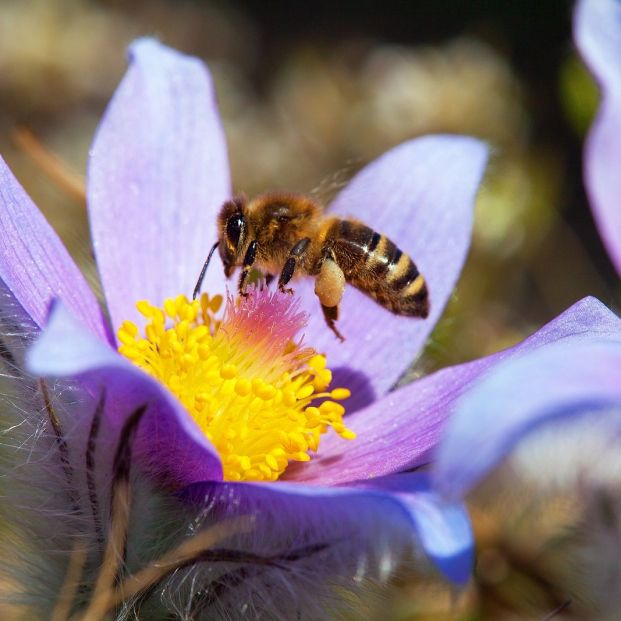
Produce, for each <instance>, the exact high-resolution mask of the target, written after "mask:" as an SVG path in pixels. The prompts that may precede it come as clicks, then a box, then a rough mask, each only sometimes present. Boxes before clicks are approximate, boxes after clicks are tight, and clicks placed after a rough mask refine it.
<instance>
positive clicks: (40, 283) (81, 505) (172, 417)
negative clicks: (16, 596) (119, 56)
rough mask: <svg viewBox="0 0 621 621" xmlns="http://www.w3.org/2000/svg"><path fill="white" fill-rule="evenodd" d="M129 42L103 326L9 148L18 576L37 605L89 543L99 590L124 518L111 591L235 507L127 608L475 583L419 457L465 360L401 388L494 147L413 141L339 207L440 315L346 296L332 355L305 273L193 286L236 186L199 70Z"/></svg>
mask: <svg viewBox="0 0 621 621" xmlns="http://www.w3.org/2000/svg"><path fill="white" fill-rule="evenodd" d="M130 56H131V64H130V68H129V70H128V72H127V74H126V76H125V78H124V79H123V81H122V83H121V84H120V86H119V88H118V90H117V92H116V93H115V95H114V98H113V99H112V101H111V103H110V106H109V108H108V110H107V111H106V114H105V116H104V118H103V120H102V122H101V125H100V127H99V129H98V131H97V135H96V137H95V141H94V144H93V147H92V150H91V153H90V161H89V168H88V179H87V199H88V209H89V216H90V222H91V229H92V237H93V244H94V249H95V254H96V259H97V263H98V267H99V274H100V278H101V283H102V287H103V292H104V295H105V300H106V308H107V313H106V315H104V313H102V310H101V308H100V306H99V304H98V301H97V299H96V297H95V295H94V294H93V292H92V291H91V289H90V288H89V286H88V285H87V283H86V282H85V280H84V278H83V276H82V275H81V273H80V272H79V270H78V268H77V267H76V266H75V264H74V263H73V262H72V260H71V259H70V257H69V255H68V253H67V252H66V250H65V249H64V247H63V246H62V244H61V242H60V240H59V239H58V237H57V236H56V234H55V233H54V232H53V231H52V229H51V228H50V227H49V225H48V224H47V223H46V222H45V220H44V218H43V217H42V215H41V214H40V213H39V212H38V210H37V209H36V207H35V206H34V204H33V203H32V201H31V200H30V198H29V197H28V196H27V195H26V193H25V192H24V190H23V189H22V188H21V186H20V185H19V183H18V182H17V180H16V179H15V178H14V177H13V175H12V174H11V172H10V171H9V170H8V168H7V167H6V165H5V164H4V162H1V163H0V226H1V228H2V238H1V240H0V285H1V287H2V296H1V299H0V301H1V303H2V309H0V310H1V312H0V317H1V319H2V322H3V336H2V347H1V348H0V349H1V353H2V356H3V359H4V363H5V365H6V366H7V368H10V369H11V372H10V373H9V372H7V374H6V379H7V382H10V384H11V386H10V389H11V391H12V393H11V394H12V395H13V396H11V397H6V398H5V403H4V409H5V413H6V416H5V418H6V419H7V425H6V427H7V431H6V433H5V435H6V437H8V438H11V442H10V446H11V447H12V451H13V452H10V454H9V457H8V458H7V457H6V456H5V461H8V464H7V463H5V464H3V472H4V473H5V474H6V478H7V479H8V480H10V481H11V483H10V486H9V492H8V501H7V502H6V503H5V508H6V511H5V514H6V520H7V523H8V524H11V525H12V526H13V528H14V529H15V532H16V537H19V538H20V540H21V541H22V543H23V544H24V545H23V546H21V547H19V548H18V549H19V551H20V554H21V556H22V559H21V561H20V562H16V563H15V566H14V567H11V569H14V570H16V571H13V577H12V580H15V579H16V574H17V579H18V580H19V581H20V583H21V584H22V587H21V588H22V589H23V592H24V595H25V596H30V597H31V598H32V597H33V596H35V595H36V596H38V599H37V600H36V603H37V604H38V605H39V606H40V607H41V608H42V609H43V610H45V612H46V614H47V613H49V610H50V603H49V602H50V600H51V601H52V602H54V601H57V602H58V601H59V600H58V593H59V592H60V591H63V593H64V592H65V591H66V589H65V587H67V582H66V581H67V580H69V578H67V576H69V575H72V574H71V572H72V571H74V570H73V569H72V568H74V567H75V566H76V565H77V566H80V563H78V562H77V560H76V559H78V560H79V559H80V558H82V561H81V566H82V572H81V573H80V572H78V577H80V576H81V580H82V581H83V582H84V583H85V585H86V586H84V587H83V588H82V589H77V590H74V596H75V598H76V599H75V601H74V599H73V598H69V599H67V597H65V600H64V604H63V606H64V607H65V609H66V608H67V607H69V608H70V607H71V606H73V607H74V608H75V607H80V606H85V605H86V599H88V596H89V595H88V594H89V587H88V586H87V585H88V584H89V583H90V584H92V581H94V579H95V576H96V575H97V573H98V569H97V568H98V567H99V566H100V565H101V564H102V563H103V565H102V566H103V567H106V562H108V561H110V559H109V558H108V557H107V556H104V560H103V561H102V560H101V559H102V554H104V552H103V551H104V548H105V547H106V539H107V538H108V530H109V529H111V530H110V532H111V533H114V532H117V531H115V528H117V525H118V524H122V523H123V520H126V521H127V525H128V526H127V528H128V530H127V537H126V540H124V541H122V542H121V545H120V548H119V546H118V545H117V546H116V549H113V548H114V545H113V546H112V548H110V546H108V548H107V549H106V554H107V553H108V551H110V553H111V554H116V555H118V554H119V549H125V554H124V555H123V554H121V557H122V559H123V560H124V562H125V563H126V565H125V566H124V568H120V567H116V566H115V567H116V569H115V571H113V572H112V578H111V579H110V580H109V582H110V584H113V582H114V580H113V579H114V576H115V573H118V572H121V573H120V574H119V575H129V574H131V572H132V571H133V572H135V571H138V570H140V568H141V567H142V566H143V565H145V564H148V563H149V562H150V561H154V559H157V558H158V555H160V556H161V554H162V553H165V552H166V550H168V549H169V548H170V546H171V545H172V544H173V543H174V542H175V541H177V542H178V541H179V540H182V539H183V538H184V537H188V536H190V535H192V534H194V533H196V532H198V531H200V530H201V529H205V528H208V527H211V526H213V525H217V524H227V523H229V522H228V521H229V520H230V519H231V518H235V517H239V516H242V517H243V516H246V517H248V518H250V519H251V523H250V526H248V524H246V526H245V527H244V528H240V529H238V530H235V529H234V528H232V529H231V532H229V533H228V537H227V538H226V540H225V542H224V543H222V546H224V547H223V548H218V550H210V551H209V554H207V553H206V552H205V551H203V553H202V555H198V556H196V558H194V561H193V562H189V561H184V563H181V564H180V563H179V562H177V564H176V565H174V566H173V569H171V570H170V571H169V574H168V575H166V576H165V577H164V578H161V579H160V580H159V582H158V583H157V584H155V585H154V584H151V585H149V588H148V589H146V591H141V592H139V593H138V594H137V595H136V593H137V592H136V591H134V592H133V595H132V598H133V599H132V598H129V599H128V600H127V601H126V602H125V607H123V605H121V606H120V608H119V607H117V610H119V611H120V613H121V614H123V611H125V613H127V611H128V610H130V609H131V607H132V606H133V607H135V606H138V605H141V606H142V605H145V606H147V605H150V606H154V607H155V608H156V609H157V610H159V608H157V606H162V605H164V606H165V607H168V609H169V610H172V611H176V612H177V613H178V614H179V615H180V616H182V617H183V618H190V617H191V618H203V616H204V617H205V618H210V619H211V618H219V615H221V616H222V617H223V618H236V617H239V616H241V615H250V616H251V617H253V618H254V617H260V616H261V615H263V616H264V617H265V618H286V619H291V618H299V619H302V618H325V616H326V615H328V616H332V615H336V614H337V608H338V606H339V602H345V604H341V606H342V605H346V600H345V599H343V598H337V597H336V594H337V593H338V592H339V591H338V589H339V588H340V589H341V591H342V589H352V588H354V587H355V586H356V585H359V584H363V583H364V582H365V580H375V579H384V578H386V577H387V576H388V575H390V574H391V573H392V571H393V570H394V569H395V568H397V567H398V566H400V564H401V563H403V562H405V561H408V560H412V559H413V558H414V559H419V560H422V558H423V556H424V555H426V556H427V557H428V558H430V559H431V560H432V561H433V562H434V563H435V565H436V566H437V567H438V568H439V569H440V571H441V572H443V573H444V575H445V576H446V577H448V578H449V579H450V580H452V581H454V582H456V583H458V584H463V583H464V582H465V581H466V580H467V578H468V575H469V571H470V567H471V563H472V549H471V548H472V546H471V543H472V542H471V533H470V528H469V523H468V519H467V516H466V514H465V512H464V510H463V508H462V507H461V506H460V505H459V504H451V503H445V502H444V501H442V500H440V499H438V498H437V497H436V496H435V495H434V493H433V492H431V491H430V489H429V484H428V481H427V477H426V475H424V474H421V473H418V472H411V470H413V469H415V468H416V467H417V466H420V465H422V464H424V463H426V461H427V452H428V450H429V449H430V448H431V447H433V446H434V444H435V442H436V438H437V435H438V432H439V429H440V427H441V424H442V422H443V420H444V418H445V416H446V412H447V411H448V402H450V401H451V400H452V398H453V396H454V391H455V390H456V389H455V388H454V386H453V384H452V381H451V371H449V372H448V374H447V375H444V376H443V375H439V376H437V377H436V378H430V379H429V381H427V382H425V383H419V384H418V385H417V387H416V388H415V387H406V388H403V389H400V390H397V391H394V392H390V389H391V387H392V386H393V385H394V384H395V383H396V382H397V380H398V379H399V377H400V375H401V374H402V373H403V372H404V371H405V370H406V368H407V367H408V365H409V364H410V363H411V361H412V360H413V359H414V358H415V357H416V355H417V354H418V353H419V351H420V349H421V347H422V345H423V344H424V342H425V340H426V338H427V336H428V334H429V332H430V331H431V329H432V327H433V325H434V324H435V322H436V320H437V319H438V317H439V315H440V313H441V312H442V309H443V307H444V305H445V303H446V301H447V299H448V297H449V296H450V294H451V291H452V289H453V287H454V285H455V282H456V279H457V277H458V274H459V271H460V270H461V267H462V264H463V262H464V259H465V255H466V252H467V249H468V245H469V239H470V233H471V225H472V209H473V204H474V198H475V195H476V191H477V188H478V185H479V182H480V180H481V177H482V174H483V171H484V168H485V165H486V160H487V149H486V147H485V145H483V144H482V143H480V142H479V141H477V140H475V139H472V138H468V137H463V136H429V137H425V138H420V139H417V140H412V141H410V142H406V143H404V144H402V145H400V146H398V147H396V148H394V149H393V150H391V151H389V152H388V153H386V154H384V155H383V156H382V157H380V158H379V159H378V160H376V161H375V162H373V163H371V164H370V165H369V166H367V167H366V168H364V169H363V170H362V171H361V172H360V173H359V174H358V175H357V176H356V177H355V178H354V179H353V180H352V181H351V183H350V184H349V185H348V186H347V187H345V188H344V190H343V191H342V192H341V193H340V194H339V195H338V196H337V198H336V199H335V201H334V202H333V204H332V205H331V210H332V211H333V213H336V214H339V213H340V214H347V215H352V216H355V217H358V218H360V219H362V220H364V221H367V222H368V223H369V224H370V225H372V226H373V227H374V228H376V229H377V230H379V231H382V232H384V233H386V234H388V235H389V236H391V237H392V238H393V239H394V240H395V241H396V242H397V243H399V245H400V246H402V247H404V248H407V249H408V251H410V252H411V254H412V255H413V256H414V257H415V258H416V261H417V263H418V265H419V266H420V268H421V271H422V272H423V273H424V274H425V275H426V278H427V281H428V282H429V286H430V287H431V289H432V291H433V293H432V310H431V313H430V317H429V318H428V319H427V320H425V321H417V320H408V319H403V318H398V317H395V316H393V315H391V314H390V313H388V312H387V311H386V310H384V309H383V308H381V307H379V306H378V305H377V304H375V303H374V302H372V301H371V300H370V299H368V298H366V297H365V296H363V295H362V294H361V293H360V292H358V291H356V290H353V289H348V290H347V291H346V293H345V297H344V300H343V304H342V320H341V321H340V322H339V327H340V329H341V330H342V332H343V333H344V334H345V335H346V337H347V342H346V343H345V344H341V343H340V342H338V341H337V340H336V339H335V338H334V335H333V334H332V333H331V332H330V331H329V330H328V329H326V326H325V324H324V322H323V319H322V317H321V312H320V310H319V307H318V303H317V300H316V298H315V296H314V294H313V292H312V283H311V284H309V283H306V282H300V283H296V285H295V288H296V297H295V298H291V297H289V296H287V295H284V294H279V293H273V294H272V293H269V292H268V291H256V290H254V291H251V293H250V295H249V297H248V298H247V299H246V300H243V301H241V302H236V301H235V300H233V299H232V298H230V299H228V302H227V303H226V309H225V311H224V314H218V307H219V305H220V303H221V301H222V298H221V297H218V296H226V288H225V287H226V283H225V281H224V277H223V270H222V266H221V264H220V263H219V260H217V259H216V260H215V261H214V264H213V265H212V266H211V269H210V271H209V273H208V275H207V279H206V281H205V283H204V287H203V290H204V291H207V292H208V295H207V296H204V297H203V298H201V299H200V300H197V301H195V302H191V301H189V300H188V298H187V297H186V296H188V295H190V294H191V292H192V289H193V287H194V284H195V280H196V277H197V272H198V270H199V268H200V266H201V264H202V261H203V260H204V258H205V254H206V250H207V249H208V248H209V247H210V245H211V244H212V243H213V241H214V238H215V235H216V230H215V219H216V214H217V212H218V210H219V208H220V206H221V205H222V204H223V202H224V201H225V200H227V199H228V198H230V196H231V187H230V173H229V168H228V163H227V153H226V144H225V137H224V134H223V130H222V127H221V124H220V119H219V116H218V112H217V107H216V103H215V97H214V92H213V88H212V85H211V81H210V77H209V74H208V72H207V70H206V68H205V67H204V66H203V64H202V63H201V62H199V61H198V60H197V59H193V58H190V57H187V56H184V55H182V54H179V53H177V52H175V51H173V50H170V49H168V48H166V47H165V46H163V45H161V44H159V43H158V42H156V41H153V40H140V41H137V42H136V43H135V44H134V45H133V46H132V48H131V54H130ZM294 300H299V302H297V301H294ZM298 304H299V306H298ZM108 318H109V320H108ZM305 322H307V325H306V326H305V327H304V324H305ZM302 335H303V342H302V343H301V342H300V339H301V337H302ZM33 341H34V345H32V346H30V344H31V342H33ZM119 345H120V352H121V353H119V351H117V350H118V349H119ZM326 361H327V364H328V366H326ZM40 378H42V379H40ZM330 380H332V382H330ZM328 384H330V387H328ZM333 387H336V388H333ZM457 390H459V388H457ZM13 393H14V394H13ZM350 394H351V396H349V395H350ZM316 397H322V398H324V399H326V398H327V400H324V401H323V402H321V403H319V402H316V401H313V399H314V398H316ZM343 399H346V401H344V403H345V404H346V406H345V407H346V408H347V413H348V415H347V416H346V417H345V418H343V413H344V408H343V405H342V404H341V402H342V400H343ZM331 430H334V431H336V432H337V433H333V431H331ZM257 434H258V435H257ZM354 436H355V439H354ZM130 470H131V477H132V490H133V494H132V495H131V503H130V501H129V500H127V497H128V495H129V493H128V492H127V487H126V486H125V483H126V481H127V480H128V477H129V476H130V475H129V472H130ZM408 471H410V472H408ZM111 482H112V483H111ZM121 483H123V485H121ZM35 489H36V490H38V491H37V492H36V493H35V491H34V490H35ZM119 490H121V491H119ZM119 498H121V499H122V498H125V501H124V502H121V501H119V500H118V499H119ZM128 503H130V504H131V506H130V508H129V509H127V505H128ZM119 507H120V509H119ZM123 507H125V509H123ZM124 511H125V512H124ZM128 511H129V513H127V512H128ZM123 515H124V516H125V517H124V518H123V517H122V516H123ZM37 516H38V517H37ZM115 516H116V517H115ZM119 516H121V517H119ZM35 518H36V519H35ZM52 518H53V519H52ZM117 530H118V529H117ZM121 530H123V529H121ZM110 536H112V535H110ZM121 539H122V538H121ZM76 541H77V542H78V543H79V544H80V546H84V547H83V548H80V546H78V547H77V548H76V547H75V546H74V545H73V542H76ZM111 541H113V540H111ZM113 543H115V542H114V541H113ZM116 543H117V544H118V541H117V542H116ZM76 550H77V552H76ZM81 550H82V552H80V551H81ZM84 550H86V552H84ZM78 552H80V554H85V555H86V556H84V557H80V554H78ZM422 552H424V554H421V553H422ZM106 559H108V561H106ZM9 565H11V563H9ZM156 565H158V563H156ZM159 566H162V563H159ZM51 567H55V568H56V569H55V570H54V571H52V570H51V569H50V568H51ZM28 570H30V573H29V571H28ZM42 572H43V573H42ZM99 573H100V575H101V574H102V573H104V571H103V570H101V572H99ZM108 573H109V572H108ZM24 575H25V576H26V578H24V577H23V576H24ZM43 575H44V577H42V576H43ZM74 579H75V578H74ZM98 584H99V583H98ZM98 591H99V589H98V586H95V596H97V597H94V600H97V601H98V602H101V601H104V604H101V606H104V608H101V607H100V604H97V605H96V606H95V608H94V609H91V608H89V609H88V610H89V612H88V614H89V615H91V616H89V617H88V618H100V617H98V616H97V614H100V613H101V610H104V609H105V606H108V605H111V604H110V602H111V601H112V599H114V598H112V599H110V600H106V599H105V598H104V600H102V599H101V597H99V596H98ZM99 595H100V594H99ZM63 597H64V596H63ZM72 597H73V596H72ZM98 597H99V599H98ZM136 597H138V599H136ZM67 601H69V604H67ZM115 601H116V600H115ZM120 601H121V602H122V599H121V600H120ZM72 602H73V603H72ZM118 603H119V602H117V604H118ZM61 608H62V606H61ZM95 609H96V610H99V613H97V614H96V612H93V611H92V610H95ZM58 614H60V613H58ZM152 614H154V615H155V616H154V617H153V618H156V617H157V615H158V614H164V613H161V612H158V613H157V614H156V613H152ZM202 615H203V616H202ZM100 616H101V615H100ZM57 618H63V617H62V615H61V616H60V617H58V616H57ZM149 618H152V617H149Z"/></svg>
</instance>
